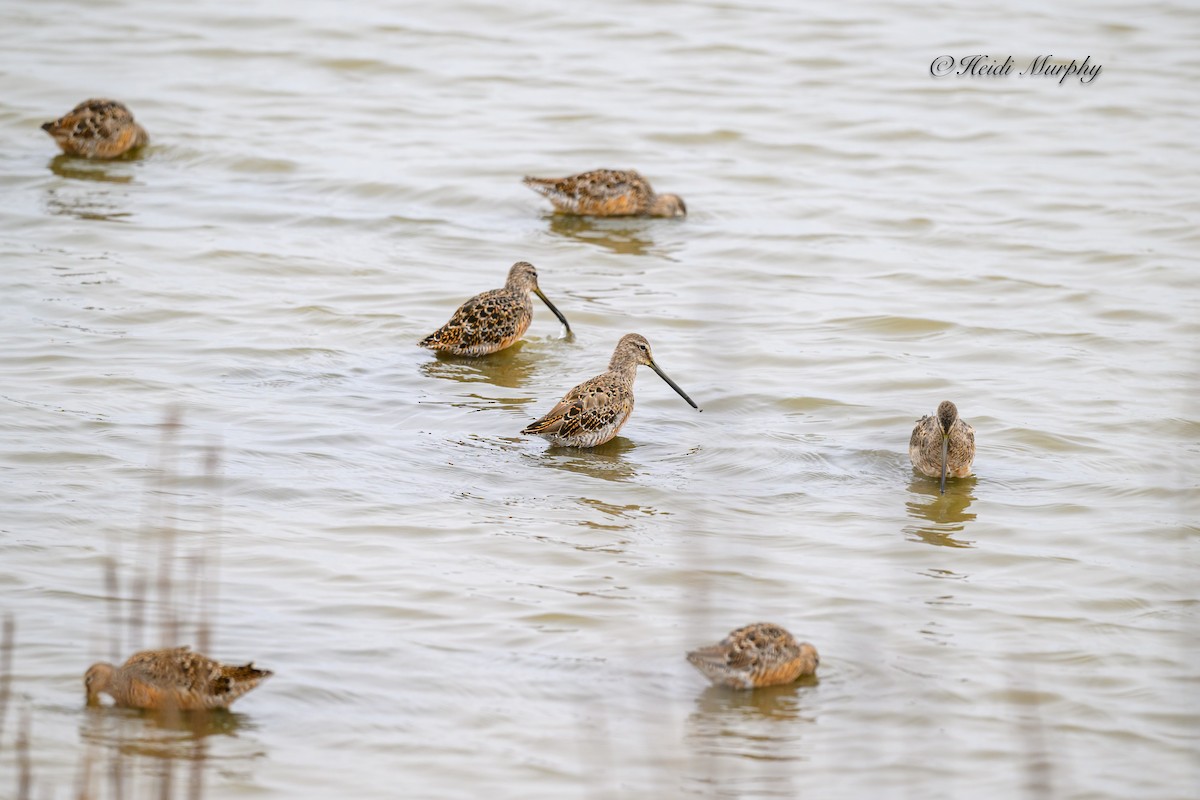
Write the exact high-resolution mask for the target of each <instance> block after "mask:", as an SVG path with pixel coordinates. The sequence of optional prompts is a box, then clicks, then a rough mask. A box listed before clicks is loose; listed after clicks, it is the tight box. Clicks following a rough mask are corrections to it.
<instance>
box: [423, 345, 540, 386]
mask: <svg viewBox="0 0 1200 800" xmlns="http://www.w3.org/2000/svg"><path fill="white" fill-rule="evenodd" d="M526 344H527V343H526V341H525V340H522V341H519V342H517V343H516V344H514V345H512V346H510V347H507V348H505V349H504V350H501V351H500V352H498V353H493V354H491V355H489V356H483V357H481V358H472V357H469V356H454V355H446V354H444V353H438V354H437V357H436V358H434V359H433V360H430V361H426V362H423V363H422V364H421V373H422V374H423V375H425V377H427V378H440V379H442V380H450V381H458V382H459V383H490V384H492V385H494V386H502V387H504V388H506V389H519V388H521V387H522V386H524V385H525V383H526V382H527V381H528V380H529V377H530V376H531V375H532V374H533V370H534V367H535V366H536V365H537V363H538V353H537V352H536V351H537V350H538V348H536V347H532V348H530V350H531V352H530V353H528V354H523V353H522V350H524V349H525V347H526Z"/></svg>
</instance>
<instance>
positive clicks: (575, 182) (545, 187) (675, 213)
mask: <svg viewBox="0 0 1200 800" xmlns="http://www.w3.org/2000/svg"><path fill="white" fill-rule="evenodd" d="M525 185H526V186H528V187H529V188H530V189H533V190H534V191H535V192H538V193H539V194H542V195H545V196H546V197H547V198H548V199H549V200H550V202H551V203H553V204H554V208H555V210H556V211H560V212H562V213H564V214H579V215H581V216H592V217H631V216H637V217H682V216H684V215H685V214H687V206H686V205H684V202H683V199H682V198H681V197H679V195H675V194H655V192H654V189H652V188H651V186H650V182H649V181H647V180H646V179H645V178H643V177H642V176H641V175H639V174H638V173H637V172H634V171H633V170H631V169H630V170H622V169H597V170H592V171H591V172H583V173H580V174H579V175H572V176H570V177H567V178H530V177H526V178H525Z"/></svg>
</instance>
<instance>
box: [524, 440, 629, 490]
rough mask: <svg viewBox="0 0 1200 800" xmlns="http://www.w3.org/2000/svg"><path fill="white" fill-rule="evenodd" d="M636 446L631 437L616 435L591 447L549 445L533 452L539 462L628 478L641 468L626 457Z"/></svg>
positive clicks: (617, 478) (602, 476) (607, 477)
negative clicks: (636, 466)
mask: <svg viewBox="0 0 1200 800" xmlns="http://www.w3.org/2000/svg"><path fill="white" fill-rule="evenodd" d="M635 449H637V445H636V444H634V442H633V440H632V439H627V438H625V437H624V436H617V437H615V438H613V439H610V440H609V441H607V442H605V443H604V444H602V445H599V446H597V447H591V448H578V447H549V448H547V449H545V450H539V451H537V452H536V453H534V454H531V455H530V458H535V459H537V461H538V463H539V464H542V465H545V466H547V467H553V468H554V469H561V470H565V471H567V472H574V473H576V474H578V475H587V476H588V477H591V478H600V479H602V480H606V481H628V480H632V479H634V478H636V477H637V476H638V474H639V473H638V471H637V469H636V468H635V467H634V465H633V463H631V462H630V461H629V460H628V459H627V458H626V456H627V455H628V454H629V453H632V452H633V451H634V450H635Z"/></svg>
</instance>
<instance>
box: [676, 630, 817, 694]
mask: <svg viewBox="0 0 1200 800" xmlns="http://www.w3.org/2000/svg"><path fill="white" fill-rule="evenodd" d="M687 659H688V661H690V662H691V663H692V665H693V666H695V667H696V669H698V670H700V672H702V673H704V676H705V677H706V678H708V679H709V680H710V681H712V682H713V683H715V684H716V685H718V686H728V687H729V688H731V689H754V688H757V687H760V686H777V685H779V684H783V683H791V682H792V681H795V680H797V679H798V678H802V677H804V676H805V675H812V674H814V673H815V672H816V671H817V667H818V666H819V665H820V663H821V658H820V656H818V655H817V648H815V647H813V646H812V645H811V644H809V643H808V642H797V641H796V640H795V638H793V637H792V635H791V634H790V633H788V632H787V631H786V630H784V629H783V628H781V627H779V626H778V625H772V624H771V623H769V622H758V623H755V624H753V625H747V626H746V627H744V628H738V629H737V630H736V631H733V632H732V633H730V634H729V635H728V636H726V637H725V638H724V639H722V640H721V641H720V642H719V643H717V644H714V645H709V646H708V647H701V648H699V649H697V650H693V651H692V652H690V653H688V654H687Z"/></svg>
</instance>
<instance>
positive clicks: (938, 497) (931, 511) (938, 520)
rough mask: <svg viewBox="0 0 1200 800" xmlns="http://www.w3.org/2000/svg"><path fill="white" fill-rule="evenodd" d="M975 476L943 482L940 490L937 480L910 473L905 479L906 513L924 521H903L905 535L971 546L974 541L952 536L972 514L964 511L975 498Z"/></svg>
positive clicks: (949, 544)
mask: <svg viewBox="0 0 1200 800" xmlns="http://www.w3.org/2000/svg"><path fill="white" fill-rule="evenodd" d="M976 482H977V481H976V478H975V476H974V475H970V476H968V477H966V478H958V479H957V480H955V481H953V482H949V483H947V484H946V493H945V494H941V493H940V490H939V487H938V484H937V483H936V482H935V481H931V480H929V479H928V478H925V477H922V476H917V475H914V476H913V480H912V482H911V483H909V486H908V491H909V500H908V501H907V503H906V504H905V505H906V507H907V510H908V515H909V516H910V517H912V518H913V519H917V520H923V521H924V523H928V524H917V525H907V526H905V528H904V533H905V535H906V536H907V537H908V538H909V539H910V540H911V541H922V542H925V543H926V544H932V545H938V546H940V547H974V546H975V544H974V542H971V541H969V540H965V539H959V538H955V535H956V534H961V533H962V532H963V531H964V530H966V527H967V523H968V522H973V521H974V520H975V516H976V515H975V514H974V513H972V512H970V511H967V509H968V508H969V507H970V505H971V503H972V502H973V501H974V500H975V485H976Z"/></svg>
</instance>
